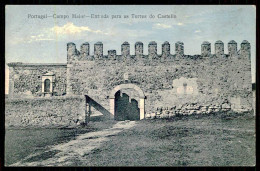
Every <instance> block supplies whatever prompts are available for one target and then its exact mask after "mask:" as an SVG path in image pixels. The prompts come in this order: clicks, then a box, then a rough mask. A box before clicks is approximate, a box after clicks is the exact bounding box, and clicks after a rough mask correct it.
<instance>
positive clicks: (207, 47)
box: [201, 41, 211, 57]
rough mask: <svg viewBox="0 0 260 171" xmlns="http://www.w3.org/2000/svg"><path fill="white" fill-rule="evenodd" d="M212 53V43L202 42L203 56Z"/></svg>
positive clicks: (208, 55)
mask: <svg viewBox="0 0 260 171" xmlns="http://www.w3.org/2000/svg"><path fill="white" fill-rule="evenodd" d="M210 55H211V44H210V43H209V42H207V41H205V42H203V43H202V44H201V56H202V57H210Z"/></svg>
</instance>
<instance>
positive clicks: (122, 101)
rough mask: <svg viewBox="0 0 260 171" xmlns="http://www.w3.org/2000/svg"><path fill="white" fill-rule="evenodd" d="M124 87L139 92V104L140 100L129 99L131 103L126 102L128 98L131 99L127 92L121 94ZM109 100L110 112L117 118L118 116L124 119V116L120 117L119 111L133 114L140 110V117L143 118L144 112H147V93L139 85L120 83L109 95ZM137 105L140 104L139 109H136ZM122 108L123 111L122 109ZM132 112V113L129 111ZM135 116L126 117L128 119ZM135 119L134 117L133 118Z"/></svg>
mask: <svg viewBox="0 0 260 171" xmlns="http://www.w3.org/2000/svg"><path fill="white" fill-rule="evenodd" d="M124 89H132V90H135V91H136V92H137V93H138V96H139V105H138V101H136V100H131V99H130V100H131V101H130V100H129V102H130V103H131V104H128V103H126V99H129V97H128V96H127V95H126V94H121V95H120V93H121V92H120V91H122V90H124ZM109 100H110V113H111V114H112V115H113V116H114V118H115V119H116V120H117V119H118V118H119V119H120V120H122V119H123V117H118V116H117V115H118V114H119V113H124V112H125V113H129V112H133V115H136V112H138V114H139V116H138V119H140V120H142V119H144V114H145V107H144V104H145V95H144V92H143V91H142V89H141V88H140V87H138V86H137V85H135V84H120V85H118V86H116V87H115V88H114V89H113V90H112V91H111V93H110V95H109ZM135 106H139V109H138V111H136V108H135ZM120 110H121V111H120ZM129 114H130V113H129ZM133 117H134V116H129V115H128V117H125V120H126V119H129V120H131V118H133ZM133 119H134V118H133Z"/></svg>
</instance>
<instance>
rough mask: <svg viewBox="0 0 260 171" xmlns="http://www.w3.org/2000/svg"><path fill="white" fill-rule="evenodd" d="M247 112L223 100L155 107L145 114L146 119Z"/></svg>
mask: <svg viewBox="0 0 260 171" xmlns="http://www.w3.org/2000/svg"><path fill="white" fill-rule="evenodd" d="M227 111H233V112H240V113H241V112H249V111H250V110H249V109H248V108H244V109H243V108H241V109H240V110H239V111H238V110H234V109H232V105H231V104H230V103H229V102H227V101H226V102H223V103H222V104H219V105H218V104H215V105H199V104H196V103H192V104H184V105H179V106H172V107H157V109H156V112H154V113H148V114H146V115H145V118H146V119H155V118H172V117H174V116H180V115H201V114H202V115H205V114H212V113H217V112H227Z"/></svg>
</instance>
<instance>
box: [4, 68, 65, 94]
mask: <svg viewBox="0 0 260 171" xmlns="http://www.w3.org/2000/svg"><path fill="white" fill-rule="evenodd" d="M8 66H9V73H10V75H9V97H39V96H42V76H43V75H44V74H45V73H47V72H52V73H54V84H53V95H54V96H55V95H56V96H61V95H64V94H65V93H66V83H67V74H66V72H67V69H66V67H67V64H27V63H9V64H8Z"/></svg>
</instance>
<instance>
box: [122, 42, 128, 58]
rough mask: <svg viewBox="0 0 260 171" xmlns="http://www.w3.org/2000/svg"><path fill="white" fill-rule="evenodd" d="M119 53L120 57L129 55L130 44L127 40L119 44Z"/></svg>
mask: <svg viewBox="0 0 260 171" xmlns="http://www.w3.org/2000/svg"><path fill="white" fill-rule="evenodd" d="M121 55H122V57H124V58H126V57H130V44H129V43H128V42H124V43H123V44H122V45H121Z"/></svg>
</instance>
